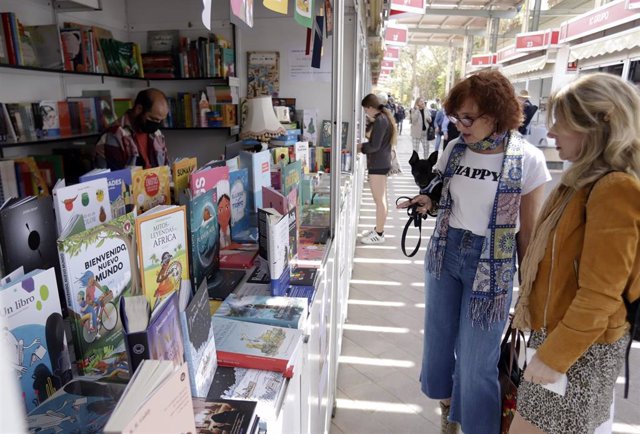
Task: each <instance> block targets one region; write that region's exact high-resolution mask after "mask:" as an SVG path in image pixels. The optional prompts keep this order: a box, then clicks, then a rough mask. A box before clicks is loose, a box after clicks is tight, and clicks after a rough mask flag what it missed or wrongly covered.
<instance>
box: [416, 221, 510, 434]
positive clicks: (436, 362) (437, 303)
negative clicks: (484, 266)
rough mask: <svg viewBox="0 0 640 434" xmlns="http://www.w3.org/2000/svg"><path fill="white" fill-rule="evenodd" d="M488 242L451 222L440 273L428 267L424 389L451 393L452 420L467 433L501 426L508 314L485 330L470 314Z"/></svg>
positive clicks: (491, 433) (439, 395)
mask: <svg viewBox="0 0 640 434" xmlns="http://www.w3.org/2000/svg"><path fill="white" fill-rule="evenodd" d="M483 242H484V237H482V236H478V235H474V234H473V233H472V232H469V231H465V230H462V229H455V228H451V227H450V228H449V232H448V237H447V248H446V250H445V255H444V262H443V264H442V271H441V274H440V279H436V278H435V277H434V276H433V275H431V274H429V273H425V321H424V350H423V355H422V373H421V375H420V382H421V383H422V392H423V393H424V394H425V395H427V396H428V397H429V398H432V399H441V400H442V399H447V398H451V410H450V413H449V420H451V421H454V422H458V423H459V424H460V425H461V426H462V431H464V433H465V434H496V433H499V432H500V417H501V407H502V404H501V398H500V385H499V383H498V357H499V352H500V338H501V335H502V331H503V330H504V327H505V324H506V320H504V321H500V322H499V323H495V324H492V326H491V328H490V329H489V330H485V329H483V328H481V327H479V326H476V327H473V326H472V324H471V320H470V319H469V316H468V312H469V303H470V301H471V288H472V286H473V280H474V277H475V274H476V268H477V266H478V259H479V258H480V252H481V250H482V243H483ZM425 262H426V261H425ZM509 299H511V294H509ZM509 305H510V301H509V302H508V303H507V306H509ZM507 309H508V307H507Z"/></svg>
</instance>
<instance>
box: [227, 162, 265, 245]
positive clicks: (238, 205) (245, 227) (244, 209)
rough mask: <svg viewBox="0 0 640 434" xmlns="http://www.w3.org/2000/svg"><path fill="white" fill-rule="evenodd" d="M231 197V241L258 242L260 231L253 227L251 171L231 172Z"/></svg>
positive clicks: (245, 169)
mask: <svg viewBox="0 0 640 434" xmlns="http://www.w3.org/2000/svg"><path fill="white" fill-rule="evenodd" d="M229 189H230V196H231V239H232V240H233V241H236V242H256V240H257V239H258V237H257V235H258V230H257V228H256V227H252V226H251V214H252V213H253V207H252V203H253V191H251V189H250V188H249V169H247V168H242V169H237V170H234V171H232V172H229Z"/></svg>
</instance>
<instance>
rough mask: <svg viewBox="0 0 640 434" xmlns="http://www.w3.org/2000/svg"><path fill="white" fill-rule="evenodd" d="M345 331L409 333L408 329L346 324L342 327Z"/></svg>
mask: <svg viewBox="0 0 640 434" xmlns="http://www.w3.org/2000/svg"><path fill="white" fill-rule="evenodd" d="M342 328H343V329H344V330H351V331H355V332H376V333H396V334H403V333H409V329H408V328H406V327H385V326H372V325H360V324H345V325H343V326H342Z"/></svg>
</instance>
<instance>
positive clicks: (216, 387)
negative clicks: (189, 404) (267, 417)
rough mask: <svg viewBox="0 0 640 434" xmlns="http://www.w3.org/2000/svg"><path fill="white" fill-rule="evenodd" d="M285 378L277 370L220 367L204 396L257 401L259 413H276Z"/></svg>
mask: <svg viewBox="0 0 640 434" xmlns="http://www.w3.org/2000/svg"><path fill="white" fill-rule="evenodd" d="M285 380H286V379H285V378H284V377H283V376H282V374H281V373H279V372H274V371H265V370H262V369H246V368H230V367H226V366H224V367H223V366H220V367H219V368H218V369H217V370H216V375H215V376H214V381H213V385H212V386H211V389H210V390H209V395H208V396H207V399H208V400H211V401H215V400H217V399H220V398H222V399H235V400H242V401H244V400H251V401H256V402H257V403H258V414H260V415H262V414H269V413H275V414H277V413H278V410H279V408H280V407H281V405H282V402H283V399H284V395H285V393H284V392H285V390H286V387H285Z"/></svg>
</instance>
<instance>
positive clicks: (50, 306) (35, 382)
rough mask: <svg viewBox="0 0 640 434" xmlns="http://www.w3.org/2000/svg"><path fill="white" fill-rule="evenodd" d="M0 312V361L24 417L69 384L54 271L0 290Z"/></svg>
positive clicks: (41, 272)
mask: <svg viewBox="0 0 640 434" xmlns="http://www.w3.org/2000/svg"><path fill="white" fill-rule="evenodd" d="M0 312H2V316H3V317H4V321H5V324H6V328H3V330H2V331H1V332H0V333H2V335H1V336H2V340H3V341H4V342H5V344H8V348H9V352H8V353H5V352H3V354H0V357H3V358H6V360H8V361H9V365H10V366H11V367H12V368H13V369H14V370H15V371H14V372H15V375H16V376H17V378H18V380H19V383H20V386H21V388H22V397H23V399H24V404H25V408H26V411H27V412H29V411H31V410H33V409H34V408H35V407H36V406H37V405H39V404H40V403H42V402H44V401H45V400H46V399H47V398H49V396H51V395H52V394H53V393H54V392H55V391H56V390H57V389H59V388H60V387H62V386H63V385H64V384H65V383H66V382H68V381H69V380H70V379H71V362H70V358H69V353H68V348H67V340H66V338H65V335H64V323H63V320H62V313H61V310H60V301H59V299H58V286H57V284H56V274H55V271H54V269H53V268H49V269H47V270H33V271H32V272H30V273H28V274H25V275H23V276H21V277H18V278H17V279H16V280H13V281H12V282H11V283H8V284H7V285H5V286H3V287H0Z"/></svg>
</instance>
